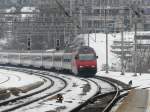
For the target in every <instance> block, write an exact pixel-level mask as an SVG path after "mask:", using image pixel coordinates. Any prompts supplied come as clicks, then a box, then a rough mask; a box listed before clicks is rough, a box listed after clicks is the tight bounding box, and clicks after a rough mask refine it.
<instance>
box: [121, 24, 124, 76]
mask: <svg viewBox="0 0 150 112" xmlns="http://www.w3.org/2000/svg"><path fill="white" fill-rule="evenodd" d="M122 24H123V23H122ZM122 26H123V25H122ZM123 62H124V38H123V27H122V28H121V75H124V63H123Z"/></svg>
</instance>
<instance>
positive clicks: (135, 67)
mask: <svg viewBox="0 0 150 112" xmlns="http://www.w3.org/2000/svg"><path fill="white" fill-rule="evenodd" d="M134 33H135V34H134V76H137V70H136V69H137V53H136V52H137V49H136V44H137V41H136V35H137V21H135V24H134Z"/></svg>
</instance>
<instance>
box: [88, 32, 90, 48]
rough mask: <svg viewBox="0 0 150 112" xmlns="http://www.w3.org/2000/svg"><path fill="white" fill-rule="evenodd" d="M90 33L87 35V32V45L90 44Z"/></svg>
mask: <svg viewBox="0 0 150 112" xmlns="http://www.w3.org/2000/svg"><path fill="white" fill-rule="evenodd" d="M89 37H90V35H89V33H88V46H90V38H89Z"/></svg>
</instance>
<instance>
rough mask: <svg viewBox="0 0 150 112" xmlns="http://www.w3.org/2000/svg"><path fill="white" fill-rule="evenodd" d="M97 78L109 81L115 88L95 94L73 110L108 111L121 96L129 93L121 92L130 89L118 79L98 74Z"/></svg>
mask: <svg viewBox="0 0 150 112" xmlns="http://www.w3.org/2000/svg"><path fill="white" fill-rule="evenodd" d="M92 79H93V78H92ZM95 79H96V80H102V81H105V82H107V83H109V84H110V85H111V86H112V87H113V88H114V89H112V88H110V89H111V91H107V92H101V93H99V94H97V95H95V96H94V97H92V98H90V99H89V100H87V101H86V102H85V103H83V104H81V105H80V106H79V107H77V108H75V109H74V110H72V111H71V112H108V111H109V110H110V109H111V108H112V107H113V105H114V104H115V103H116V102H117V101H118V100H119V99H120V98H122V97H124V96H125V95H127V92H125V93H124V94H121V92H123V91H125V90H128V89H130V87H129V86H128V85H126V84H124V83H122V82H120V81H117V80H113V79H109V78H106V77H99V76H96V77H95ZM93 80H94V79H93Z"/></svg>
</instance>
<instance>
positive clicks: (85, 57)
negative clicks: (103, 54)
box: [79, 54, 96, 60]
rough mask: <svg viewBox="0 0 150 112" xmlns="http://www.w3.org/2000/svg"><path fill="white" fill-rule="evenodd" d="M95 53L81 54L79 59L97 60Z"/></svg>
mask: <svg viewBox="0 0 150 112" xmlns="http://www.w3.org/2000/svg"><path fill="white" fill-rule="evenodd" d="M95 58H96V56H95V54H79V60H95Z"/></svg>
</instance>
